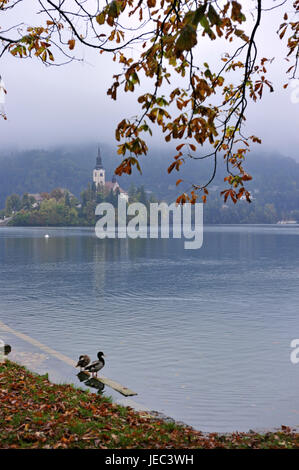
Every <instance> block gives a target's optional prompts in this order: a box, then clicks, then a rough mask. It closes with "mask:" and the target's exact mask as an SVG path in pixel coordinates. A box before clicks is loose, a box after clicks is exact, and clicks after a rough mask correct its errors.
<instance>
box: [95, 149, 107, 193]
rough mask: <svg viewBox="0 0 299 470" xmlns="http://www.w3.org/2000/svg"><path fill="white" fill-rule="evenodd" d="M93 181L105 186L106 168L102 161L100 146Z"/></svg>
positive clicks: (97, 184)
mask: <svg viewBox="0 0 299 470" xmlns="http://www.w3.org/2000/svg"><path fill="white" fill-rule="evenodd" d="M93 182H94V184H95V185H96V187H98V186H103V187H104V186H105V170H104V167H103V163H102V157H101V151H100V147H99V148H98V156H97V160H96V166H95V169H94V170H93Z"/></svg>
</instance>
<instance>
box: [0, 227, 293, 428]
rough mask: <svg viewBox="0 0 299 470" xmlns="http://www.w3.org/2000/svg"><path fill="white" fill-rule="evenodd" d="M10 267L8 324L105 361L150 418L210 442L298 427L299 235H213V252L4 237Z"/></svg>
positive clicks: (69, 236)
mask: <svg viewBox="0 0 299 470" xmlns="http://www.w3.org/2000/svg"><path fill="white" fill-rule="evenodd" d="M45 233H49V234H50V238H49V239H48V240H47V239H45V238H44V234H45ZM0 263H1V272H0V299H1V301H0V319H1V320H2V321H3V322H4V323H6V324H7V325H9V326H10V327H11V328H14V329H16V330H18V331H21V332H23V333H26V334H28V335H30V336H32V337H33V338H35V339H38V340H39V341H41V342H42V343H44V344H46V345H48V346H51V347H52V348H54V349H56V350H58V351H59V352H61V353H63V354H65V355H67V356H69V357H71V358H74V359H77V357H78V355H79V354H81V353H88V354H90V355H91V356H95V355H96V352H97V351H98V350H102V351H104V352H105V354H106V356H107V358H106V366H105V370H104V375H106V376H107V377H109V378H112V379H114V380H117V381H118V382H120V383H122V384H123V385H126V386H128V387H130V388H132V389H133V390H135V391H136V392H138V396H137V397H136V401H137V402H138V403H140V404H143V405H145V406H146V407H148V408H149V409H154V410H158V411H161V412H164V413H165V414H166V415H169V416H172V417H173V418H175V419H178V420H182V421H184V422H186V423H188V424H191V425H193V426H194V427H195V428H197V429H201V430H204V431H231V430H236V429H237V430H248V429H250V428H254V429H258V428H269V427H274V426H279V425H281V424H285V425H298V424H299V364H297V365H294V364H292V363H291V361H290V353H291V348H290V342H291V340H292V339H294V338H299V320H298V314H299V311H298V309H299V226H293V227H288V226H214V227H205V231H204V243H203V247H202V248H201V249H200V250H184V243H183V240H178V239H175V240H161V239H158V240H150V239H142V240H141V239H137V240H130V239H128V240H99V239H97V238H96V237H95V235H94V231H93V230H91V229H49V228H47V229H43V228H33V229H30V228H26V229H25V228H24V229H23V228H1V229H0ZM0 336H1V331H0ZM15 341H17V340H15ZM58 363H59V361H58ZM56 367H60V366H56ZM63 367H64V366H63V364H62V363H61V368H63ZM62 370H63V369H62ZM66 374H70V372H69V371H68V372H66ZM71 374H74V379H75V372H73V371H71ZM67 380H72V376H70V375H68V376H67ZM106 393H107V394H110V390H109V389H107V390H106Z"/></svg>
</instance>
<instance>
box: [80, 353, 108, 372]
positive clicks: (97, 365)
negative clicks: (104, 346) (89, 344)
mask: <svg viewBox="0 0 299 470" xmlns="http://www.w3.org/2000/svg"><path fill="white" fill-rule="evenodd" d="M97 356H98V361H94V362H92V363H91V364H90V365H89V366H87V367H85V369H84V370H88V371H90V372H91V373H92V376H93V374H94V373H95V374H96V377H97V376H98V372H99V370H101V369H103V367H104V365H105V361H104V359H103V356H105V355H104V353H103V352H102V351H100V352H98V354H97Z"/></svg>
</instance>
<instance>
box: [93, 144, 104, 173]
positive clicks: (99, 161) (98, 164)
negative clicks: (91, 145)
mask: <svg viewBox="0 0 299 470" xmlns="http://www.w3.org/2000/svg"><path fill="white" fill-rule="evenodd" d="M103 168H104V167H103V163H102V157H101V151H100V147H99V148H98V156H97V160H96V166H95V169H96V170H102V169H103Z"/></svg>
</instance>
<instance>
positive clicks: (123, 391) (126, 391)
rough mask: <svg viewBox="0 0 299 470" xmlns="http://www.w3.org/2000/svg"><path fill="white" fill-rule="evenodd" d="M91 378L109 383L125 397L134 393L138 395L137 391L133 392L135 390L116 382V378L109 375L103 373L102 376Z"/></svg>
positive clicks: (109, 385) (108, 384)
mask: <svg viewBox="0 0 299 470" xmlns="http://www.w3.org/2000/svg"><path fill="white" fill-rule="evenodd" d="M90 380H97V381H98V382H101V383H102V384H105V385H107V386H108V387H110V388H113V390H115V391H116V392H119V393H121V394H122V395H124V396H125V397H132V396H134V395H137V393H136V392H133V390H130V389H129V388H127V387H124V386H123V385H121V384H119V383H117V382H115V381H114V380H111V379H108V378H107V377H104V376H103V375H101V377H93V378H92V379H90Z"/></svg>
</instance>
